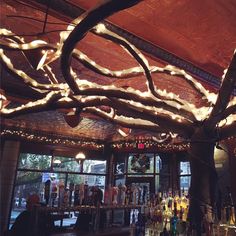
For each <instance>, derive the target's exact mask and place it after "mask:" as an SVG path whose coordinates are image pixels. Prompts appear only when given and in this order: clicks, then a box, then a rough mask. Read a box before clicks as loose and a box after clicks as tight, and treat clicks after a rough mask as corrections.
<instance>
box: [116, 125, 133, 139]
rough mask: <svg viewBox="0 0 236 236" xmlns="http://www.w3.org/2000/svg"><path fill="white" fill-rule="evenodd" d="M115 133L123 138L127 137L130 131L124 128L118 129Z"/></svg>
mask: <svg viewBox="0 0 236 236" xmlns="http://www.w3.org/2000/svg"><path fill="white" fill-rule="evenodd" d="M117 131H118V133H119V134H120V135H121V136H122V137H124V138H126V137H128V136H129V135H130V133H131V129H129V128H125V127H120V128H119V129H117Z"/></svg>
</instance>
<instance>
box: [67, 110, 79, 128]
mask: <svg viewBox="0 0 236 236" xmlns="http://www.w3.org/2000/svg"><path fill="white" fill-rule="evenodd" d="M80 112H81V110H80V109H78V108H75V109H71V111H69V112H68V113H66V114H65V115H64V120H65V121H66V123H67V124H68V125H69V126H70V127H71V128H75V127H76V126H77V125H78V124H79V123H80V122H81V120H82V117H81V116H80Z"/></svg>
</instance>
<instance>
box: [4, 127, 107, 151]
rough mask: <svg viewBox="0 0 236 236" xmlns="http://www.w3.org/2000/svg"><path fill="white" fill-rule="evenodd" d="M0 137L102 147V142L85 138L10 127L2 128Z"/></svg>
mask: <svg viewBox="0 0 236 236" xmlns="http://www.w3.org/2000/svg"><path fill="white" fill-rule="evenodd" d="M1 136H2V137H17V138H20V139H23V140H27V141H36V142H43V143H50V144H61V145H68V146H81V147H88V148H91V147H92V148H95V149H102V148H104V144H98V143H96V142H95V141H86V140H76V139H68V138H56V137H53V136H51V137H49V136H48V135H47V136H46V135H40V134H35V133H30V132H26V131H23V130H11V129H3V130H2V131H1Z"/></svg>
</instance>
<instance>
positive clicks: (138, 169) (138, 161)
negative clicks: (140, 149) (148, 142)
mask: <svg viewBox="0 0 236 236" xmlns="http://www.w3.org/2000/svg"><path fill="white" fill-rule="evenodd" d="M128 173H154V155H153V154H149V153H145V154H130V155H129V159H128Z"/></svg>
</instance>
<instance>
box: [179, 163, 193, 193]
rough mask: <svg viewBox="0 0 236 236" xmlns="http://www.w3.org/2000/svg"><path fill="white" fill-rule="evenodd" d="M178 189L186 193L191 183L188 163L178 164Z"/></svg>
mask: <svg viewBox="0 0 236 236" xmlns="http://www.w3.org/2000/svg"><path fill="white" fill-rule="evenodd" d="M179 182H180V189H181V190H184V191H185V192H188V190H189V187H190V183H191V170H190V162H187V161H185V162H183V161H181V162H180V181H179Z"/></svg>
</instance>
